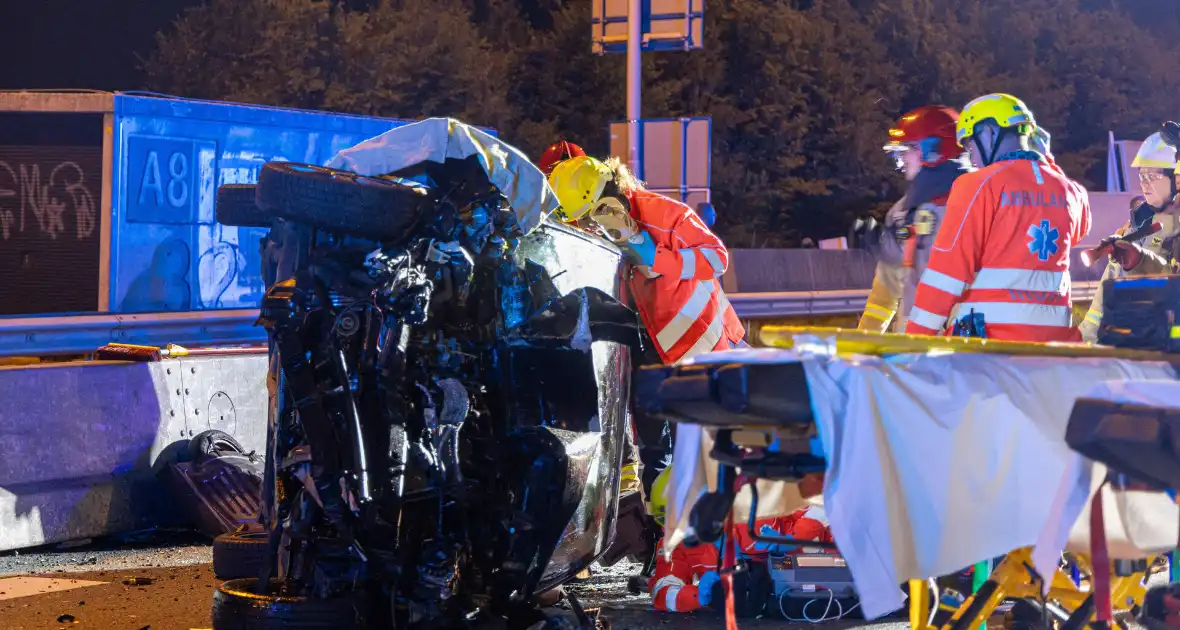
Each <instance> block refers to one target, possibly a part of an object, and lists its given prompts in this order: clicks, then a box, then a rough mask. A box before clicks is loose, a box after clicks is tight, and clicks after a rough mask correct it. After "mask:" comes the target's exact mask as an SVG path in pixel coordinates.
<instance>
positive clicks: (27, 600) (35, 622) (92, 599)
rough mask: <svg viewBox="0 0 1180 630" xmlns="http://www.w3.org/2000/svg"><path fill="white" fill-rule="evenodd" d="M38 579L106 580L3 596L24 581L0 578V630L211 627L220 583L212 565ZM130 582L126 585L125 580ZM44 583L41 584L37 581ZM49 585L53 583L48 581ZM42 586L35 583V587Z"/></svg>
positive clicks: (46, 586)
mask: <svg viewBox="0 0 1180 630" xmlns="http://www.w3.org/2000/svg"><path fill="white" fill-rule="evenodd" d="M37 577H41V578H52V579H56V580H63V581H64V582H65V583H66V584H64V586H67V587H68V586H71V584H70V582H75V583H77V582H79V581H92V582H101V584H97V585H92V586H84V587H81V588H71V589H69V590H63V591H57V592H48V593H44V594H35V595H28V596H23V597H14V598H12V599H3V598H5V597H8V596H11V595H13V594H14V593H11V592H9V591H7V590H6V589H12V590H15V589H17V588H20V587H22V586H24V585H22V584H21V583H20V578H19V577H9V578H0V628H4V629H5V630H43V629H46V628H67V629H71V628H78V629H82V628H94V629H96V630H97V629H102V630H192V629H194V628H211V627H212V624H211V622H210V617H209V610H210V602H211V601H212V600H211V598H212V596H213V588H214V586H215V585H216V584H217V580H216V578H214V577H213V568H212V566H210V565H200V566H185V567H171V568H150V569H127V570H112V571H94V572H80V573H64V572H62V573H50V574H43V575H40V576H37ZM125 582H127V583H125ZM38 584H40V583H38ZM44 587H45V588H47V589H48V588H49V587H50V585H49V584H45V585H44ZM36 588H37V585H34V590H35V589H36Z"/></svg>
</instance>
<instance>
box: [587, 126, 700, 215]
mask: <svg viewBox="0 0 1180 630" xmlns="http://www.w3.org/2000/svg"><path fill="white" fill-rule="evenodd" d="M702 120H703V121H705V123H706V124H707V125H708V131H707V133H708V134H709V151H708V153H707V154H706V156H705V159H706V160H707V162H706V164H705V177H706V179H705V186H704V187H705V188H712V187H713V119H712V118H710V117H708V116H690V117H681V118H644V119H642V120H640V121H639V140H638V142H639V168H638V169H637V170H638V171H639V172H638V173H636V177H638V178H639V179H641V180H642V179H644V176H645V174H644V164H645V158H646V156H647V153H646V147H645V142H644V135H643V125H645V124H647V123H656V122H679V123H681V124H682V125H683V126H682V127H681V137H682V138H684V142H683V144H682V145H681V147H680V151H681V154H680V169H681V171H680V194H681V196H683V195H687V194H688V192H689V190H690V189H697V188H701V187H700V186H689V185H688V126H689V125H690V124H691V123H694V122H698V121H702ZM625 124H627V121H625V120H612V121H610V122H609V123H607V127H606V146H608V147H609V146H610V126H611V125H625Z"/></svg>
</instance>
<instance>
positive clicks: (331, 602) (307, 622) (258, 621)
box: [213, 578, 361, 630]
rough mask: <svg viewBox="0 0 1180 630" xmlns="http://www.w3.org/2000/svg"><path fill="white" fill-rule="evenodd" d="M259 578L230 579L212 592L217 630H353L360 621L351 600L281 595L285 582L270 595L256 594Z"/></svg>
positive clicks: (273, 583) (272, 585) (277, 583)
mask: <svg viewBox="0 0 1180 630" xmlns="http://www.w3.org/2000/svg"><path fill="white" fill-rule="evenodd" d="M257 583H258V579H257V578H251V579H242V580H230V581H228V582H226V583H224V584H222V585H221V586H219V587H217V590H216V591H214V593H213V629H214V630H280V629H281V630H350V629H352V628H359V627H361V626H360V621H359V619H358V617H359V615H358V614H357V612H356V608H355V607H354V606H353V603H352V601H351V600H348V599H343V598H338V599H312V598H308V597H298V596H297V597H292V596H288V595H278V594H277V593H278V592H279V587H280V586H281V585H282V583H283V582H282V580H271V581H270V588H268V589H267V593H266V594H263V595H259V594H257V593H255V592H254V586H255V585H256V584H257Z"/></svg>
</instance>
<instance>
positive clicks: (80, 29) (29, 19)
mask: <svg viewBox="0 0 1180 630" xmlns="http://www.w3.org/2000/svg"><path fill="white" fill-rule="evenodd" d="M199 1H200V0H0V89H20V88H41V89H46V88H48V89H52V88H75V89H76V88H90V89H98V90H134V89H142V88H143V87H144V86H143V78H142V74H141V73H140V71H139V60H138V59H137V57H136V55H139V56H147V55H148V54H149V53H150V52H151V50H152V48H153V47H154V36H155V33H156V31H158V30H160V29H161V28H163V27H165V26H167V25H168V24H170V23H171V22H172V20H174V19H175V18H176V17H177V16H178V15H179V14H180V12H181V10H182V9H183V8H184V7H186V6H190V5H193V4H197V3H199Z"/></svg>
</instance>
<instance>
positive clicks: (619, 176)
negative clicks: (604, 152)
mask: <svg viewBox="0 0 1180 630" xmlns="http://www.w3.org/2000/svg"><path fill="white" fill-rule="evenodd" d="M603 164H605V165H606V167H607V168H609V169H610V172H611V173H612V174H613V175H614V179H613V180H612V181H613V182H614V184H615V188H618V189H619V193H620V194H623V195H629V194H631V193H632V192H634V191H636V190H646V188H644V186H643V182H641V181H639V178H638V177H636V176H635V174H634V173H632V172H631V169H629V168H627V163H626V162H624V161H623V160H622V158H619V157H616V156H613V155H612V156H611V157H608V158H606V161H604V162H603Z"/></svg>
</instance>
